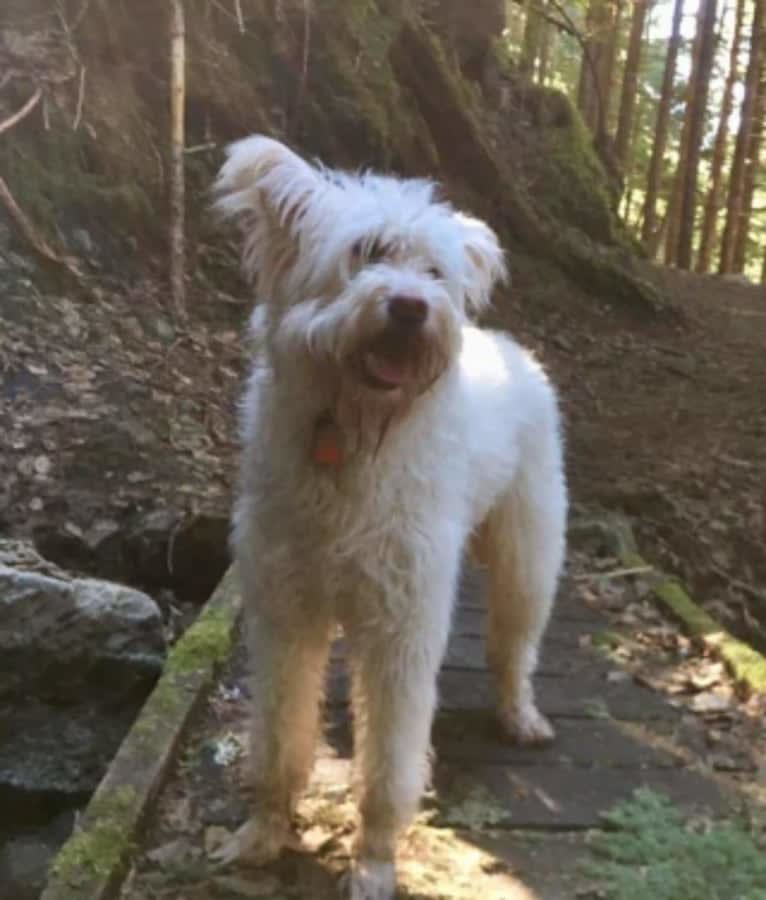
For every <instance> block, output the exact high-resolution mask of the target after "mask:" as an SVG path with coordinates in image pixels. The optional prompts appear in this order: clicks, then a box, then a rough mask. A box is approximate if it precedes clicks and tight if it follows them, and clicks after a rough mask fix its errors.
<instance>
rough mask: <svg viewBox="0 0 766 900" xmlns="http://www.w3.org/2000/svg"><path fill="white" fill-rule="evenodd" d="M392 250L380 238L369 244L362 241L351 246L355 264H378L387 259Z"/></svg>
mask: <svg viewBox="0 0 766 900" xmlns="http://www.w3.org/2000/svg"><path fill="white" fill-rule="evenodd" d="M390 249H391V248H390V247H389V246H388V244H386V243H384V242H383V241H381V240H380V239H378V238H375V240H373V241H370V242H369V243H368V242H366V241H364V240H362V239H360V240H358V241H355V242H354V243H353V244H352V245H351V258H352V259H353V260H354V261H355V262H362V261H364V262H366V263H376V262H380V261H381V260H382V259H385V257H386V256H388V253H389V251H390Z"/></svg>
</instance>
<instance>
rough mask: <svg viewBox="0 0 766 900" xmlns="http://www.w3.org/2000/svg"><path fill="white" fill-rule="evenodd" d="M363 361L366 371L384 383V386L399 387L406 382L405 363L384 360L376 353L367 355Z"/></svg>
mask: <svg viewBox="0 0 766 900" xmlns="http://www.w3.org/2000/svg"><path fill="white" fill-rule="evenodd" d="M364 361H365V365H366V366H367V371H368V372H369V373H370V375H372V376H373V377H375V378H377V379H378V380H379V381H384V382H385V383H386V384H395V385H400V384H403V383H404V382H405V381H406V380H407V376H408V371H407V365H406V363H403V362H395V361H394V360H390V359H384V358H383V357H382V356H378V354H377V353H368V354H367V355H366V357H365V360H364Z"/></svg>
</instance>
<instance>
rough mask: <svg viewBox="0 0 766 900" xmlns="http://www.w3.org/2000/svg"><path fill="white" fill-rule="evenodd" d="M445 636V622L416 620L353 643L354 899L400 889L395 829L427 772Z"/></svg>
mask: <svg viewBox="0 0 766 900" xmlns="http://www.w3.org/2000/svg"><path fill="white" fill-rule="evenodd" d="M410 625H412V623H410ZM445 636H446V626H445V627H442V625H441V623H439V624H438V625H436V626H435V627H434V623H418V625H417V626H416V627H413V628H412V629H411V631H408V633H406V634H405V633H403V631H400V632H398V633H396V634H388V635H387V636H386V638H385V639H384V640H383V639H378V640H374V641H370V640H369V639H364V638H363V639H362V640H359V641H354V642H352V665H353V670H354V671H353V674H354V696H353V703H354V734H355V739H354V743H355V748H356V759H355V782H356V783H355V787H356V795H357V803H358V806H359V813H360V824H359V831H358V834H357V838H356V842H355V847H354V862H353V868H352V871H351V874H350V890H349V894H350V897H351V900H391V898H392V897H394V895H395V891H396V872H395V864H394V857H395V849H396V838H397V834H398V832H399V830H400V829H401V828H402V827H403V826H405V825H407V824H408V823H409V821H410V820H411V819H412V817H413V816H414V814H415V812H416V811H417V808H418V803H419V800H420V797H421V795H422V793H423V790H424V788H425V785H426V781H427V778H428V774H429V764H428V757H429V746H430V733H431V721H432V718H433V714H434V709H435V707H436V677H437V674H438V669H439V665H440V662H441V659H442V655H443V652H444V643H445Z"/></svg>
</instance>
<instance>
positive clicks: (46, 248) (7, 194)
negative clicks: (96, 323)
mask: <svg viewBox="0 0 766 900" xmlns="http://www.w3.org/2000/svg"><path fill="white" fill-rule="evenodd" d="M0 202H2V204H3V206H4V207H5V208H6V210H7V212H8V215H9V216H10V217H11V219H12V220H13V221H14V222H15V223H16V226H17V227H18V229H19V231H20V232H21V233H22V234H23V235H24V237H25V238H26V239H27V241H29V243H30V244H31V246H32V248H33V249H34V250H35V251H36V252H37V253H39V254H40V256H42V257H43V258H44V259H47V260H48V261H49V262H52V263H56V265H59V266H63V267H64V268H65V269H66V270H67V272H69V274H70V275H72V276H74V277H75V278H82V272H81V271H80V267H79V265H78V263H77V260H75V259H73V258H72V257H71V256H60V255H59V254H58V253H56V251H55V250H53V249H52V248H51V246H50V245H49V244H48V242H47V241H46V240H45V238H43V237H42V236H41V235H40V234H39V233H38V232H37V230H36V228H35V227H34V225H33V224H32V222H31V221H30V220H29V218H28V217H27V215H26V213H25V212H24V210H22V209H21V207H20V206H19V205H18V203H17V202H16V200H15V199H14V196H13V194H12V193H11V191H10V188H9V187H8V185H7V184H6V183H5V180H4V179H3V178H2V176H0Z"/></svg>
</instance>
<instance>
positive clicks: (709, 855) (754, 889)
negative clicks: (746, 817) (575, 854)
mask: <svg viewBox="0 0 766 900" xmlns="http://www.w3.org/2000/svg"><path fill="white" fill-rule="evenodd" d="M606 824H607V827H608V829H609V830H607V831H605V832H603V833H601V834H599V835H598V836H597V837H596V838H595V839H594V841H593V844H592V849H593V851H594V853H595V854H596V855H597V857H598V859H597V860H593V861H589V862H588V863H587V864H586V866H585V868H586V872H587V874H588V875H589V876H590V877H593V878H596V879H598V881H599V882H600V883H601V884H602V885H603V889H604V895H603V896H604V897H605V898H606V900H766V854H765V853H764V852H763V850H762V849H760V848H759V847H758V846H757V844H756V843H755V841H754V840H753V838H752V836H751V835H750V834H749V833H748V832H747V831H745V830H744V829H743V828H741V827H738V826H736V825H731V824H725V825H716V826H712V827H709V828H706V829H701V828H698V829H694V828H692V827H690V826H688V825H687V824H686V823H685V822H684V819H683V817H682V816H681V814H680V812H679V811H678V810H677V809H676V808H675V807H674V806H673V804H672V803H670V802H669V801H668V800H667V799H665V798H664V797H661V796H659V795H658V794H655V793H653V792H652V791H649V790H638V791H636V792H635V794H634V796H633V798H632V799H631V800H630V801H628V802H627V803H625V804H623V805H622V806H619V807H618V808H617V809H615V810H614V811H613V812H611V813H610V814H609V815H608V816H607V817H606Z"/></svg>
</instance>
